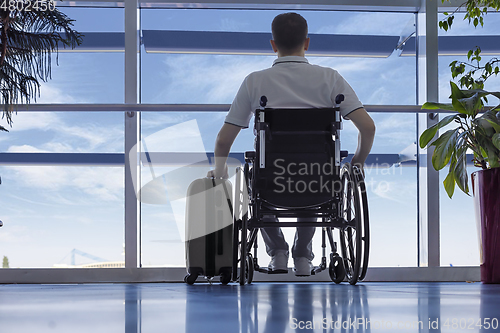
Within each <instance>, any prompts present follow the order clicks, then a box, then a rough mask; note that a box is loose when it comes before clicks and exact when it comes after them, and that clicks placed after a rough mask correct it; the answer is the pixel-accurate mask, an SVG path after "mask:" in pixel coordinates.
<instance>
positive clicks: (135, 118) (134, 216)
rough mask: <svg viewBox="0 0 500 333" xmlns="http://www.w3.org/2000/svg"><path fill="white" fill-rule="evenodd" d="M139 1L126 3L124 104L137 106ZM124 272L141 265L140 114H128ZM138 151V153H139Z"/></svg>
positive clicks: (127, 112)
mask: <svg viewBox="0 0 500 333" xmlns="http://www.w3.org/2000/svg"><path fill="white" fill-rule="evenodd" d="M137 8H138V2H137V0H125V17H124V19H125V69H124V70H125V104H137V50H138V31H137ZM124 114H125V268H132V269H134V268H137V267H138V266H139V265H140V262H139V258H140V256H139V252H140V241H139V239H140V238H139V234H140V225H139V221H140V204H139V201H138V200H137V197H136V191H135V188H134V181H135V184H136V186H137V187H138V188H139V186H140V177H139V172H138V171H139V168H138V158H137V154H135V153H132V154H130V152H131V151H132V152H134V151H135V149H137V147H138V146H139V145H138V142H139V130H140V127H139V126H140V124H139V113H138V112H137V111H126V112H125V113H124ZM137 150H139V149H137Z"/></svg>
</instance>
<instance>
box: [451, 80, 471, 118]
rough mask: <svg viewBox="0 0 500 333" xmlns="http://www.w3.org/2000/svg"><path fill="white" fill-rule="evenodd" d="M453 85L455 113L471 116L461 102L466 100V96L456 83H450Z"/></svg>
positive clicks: (452, 93) (452, 95) (452, 102)
mask: <svg viewBox="0 0 500 333" xmlns="http://www.w3.org/2000/svg"><path fill="white" fill-rule="evenodd" d="M450 85H451V104H452V105H453V108H454V109H455V111H457V112H460V113H463V114H469V113H468V112H467V110H466V109H465V107H464V106H463V105H462V103H461V102H460V99H463V98H466V97H467V96H465V94H464V93H463V92H462V91H461V90H460V89H459V88H458V86H457V85H456V84H455V83H454V82H450Z"/></svg>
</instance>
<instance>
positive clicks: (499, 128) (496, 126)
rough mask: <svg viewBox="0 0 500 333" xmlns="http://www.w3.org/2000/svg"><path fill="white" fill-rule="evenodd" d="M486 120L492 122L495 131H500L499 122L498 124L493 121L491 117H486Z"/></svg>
mask: <svg viewBox="0 0 500 333" xmlns="http://www.w3.org/2000/svg"><path fill="white" fill-rule="evenodd" d="M486 121H487V122H488V123H490V125H491V126H493V128H494V129H495V132H497V134H498V133H500V125H499V124H497V123H496V122H494V121H491V120H490V119H486Z"/></svg>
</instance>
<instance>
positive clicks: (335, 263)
mask: <svg viewBox="0 0 500 333" xmlns="http://www.w3.org/2000/svg"><path fill="white" fill-rule="evenodd" d="M328 273H329V274H330V278H331V279H332V281H333V282H335V283H336V284H339V283H341V282H342V281H344V278H345V269H344V263H343V262H342V258H341V257H340V256H339V255H335V256H334V255H333V253H332V256H331V260H330V264H329V265H328Z"/></svg>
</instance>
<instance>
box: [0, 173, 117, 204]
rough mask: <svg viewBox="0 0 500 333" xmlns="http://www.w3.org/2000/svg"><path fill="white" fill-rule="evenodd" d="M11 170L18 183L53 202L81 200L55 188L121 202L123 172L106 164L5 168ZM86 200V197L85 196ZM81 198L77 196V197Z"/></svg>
mask: <svg viewBox="0 0 500 333" xmlns="http://www.w3.org/2000/svg"><path fill="white" fill-rule="evenodd" d="M5 170H7V171H10V172H12V173H13V174H12V175H8V174H7V175H6V176H5V177H6V178H7V177H9V178H12V179H15V180H16V181H17V182H19V183H20V185H21V186H25V187H27V188H31V189H43V190H44V191H43V193H44V194H45V195H46V196H47V199H48V200H50V201H52V202H65V203H66V204H68V205H71V204H75V201H74V200H77V201H78V203H81V200H80V199H67V197H65V195H64V194H63V193H61V192H58V191H63V190H68V189H69V190H77V191H80V192H82V193H84V194H87V195H89V196H90V198H91V200H102V201H121V200H122V198H123V172H122V171H121V169H119V170H120V171H117V168H109V167H102V168H99V167H72V166H29V167H27V166H21V167H17V166H15V167H10V166H7V167H5ZM85 197H86V199H85V200H88V197H87V196H85ZM76 198H80V196H76Z"/></svg>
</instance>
